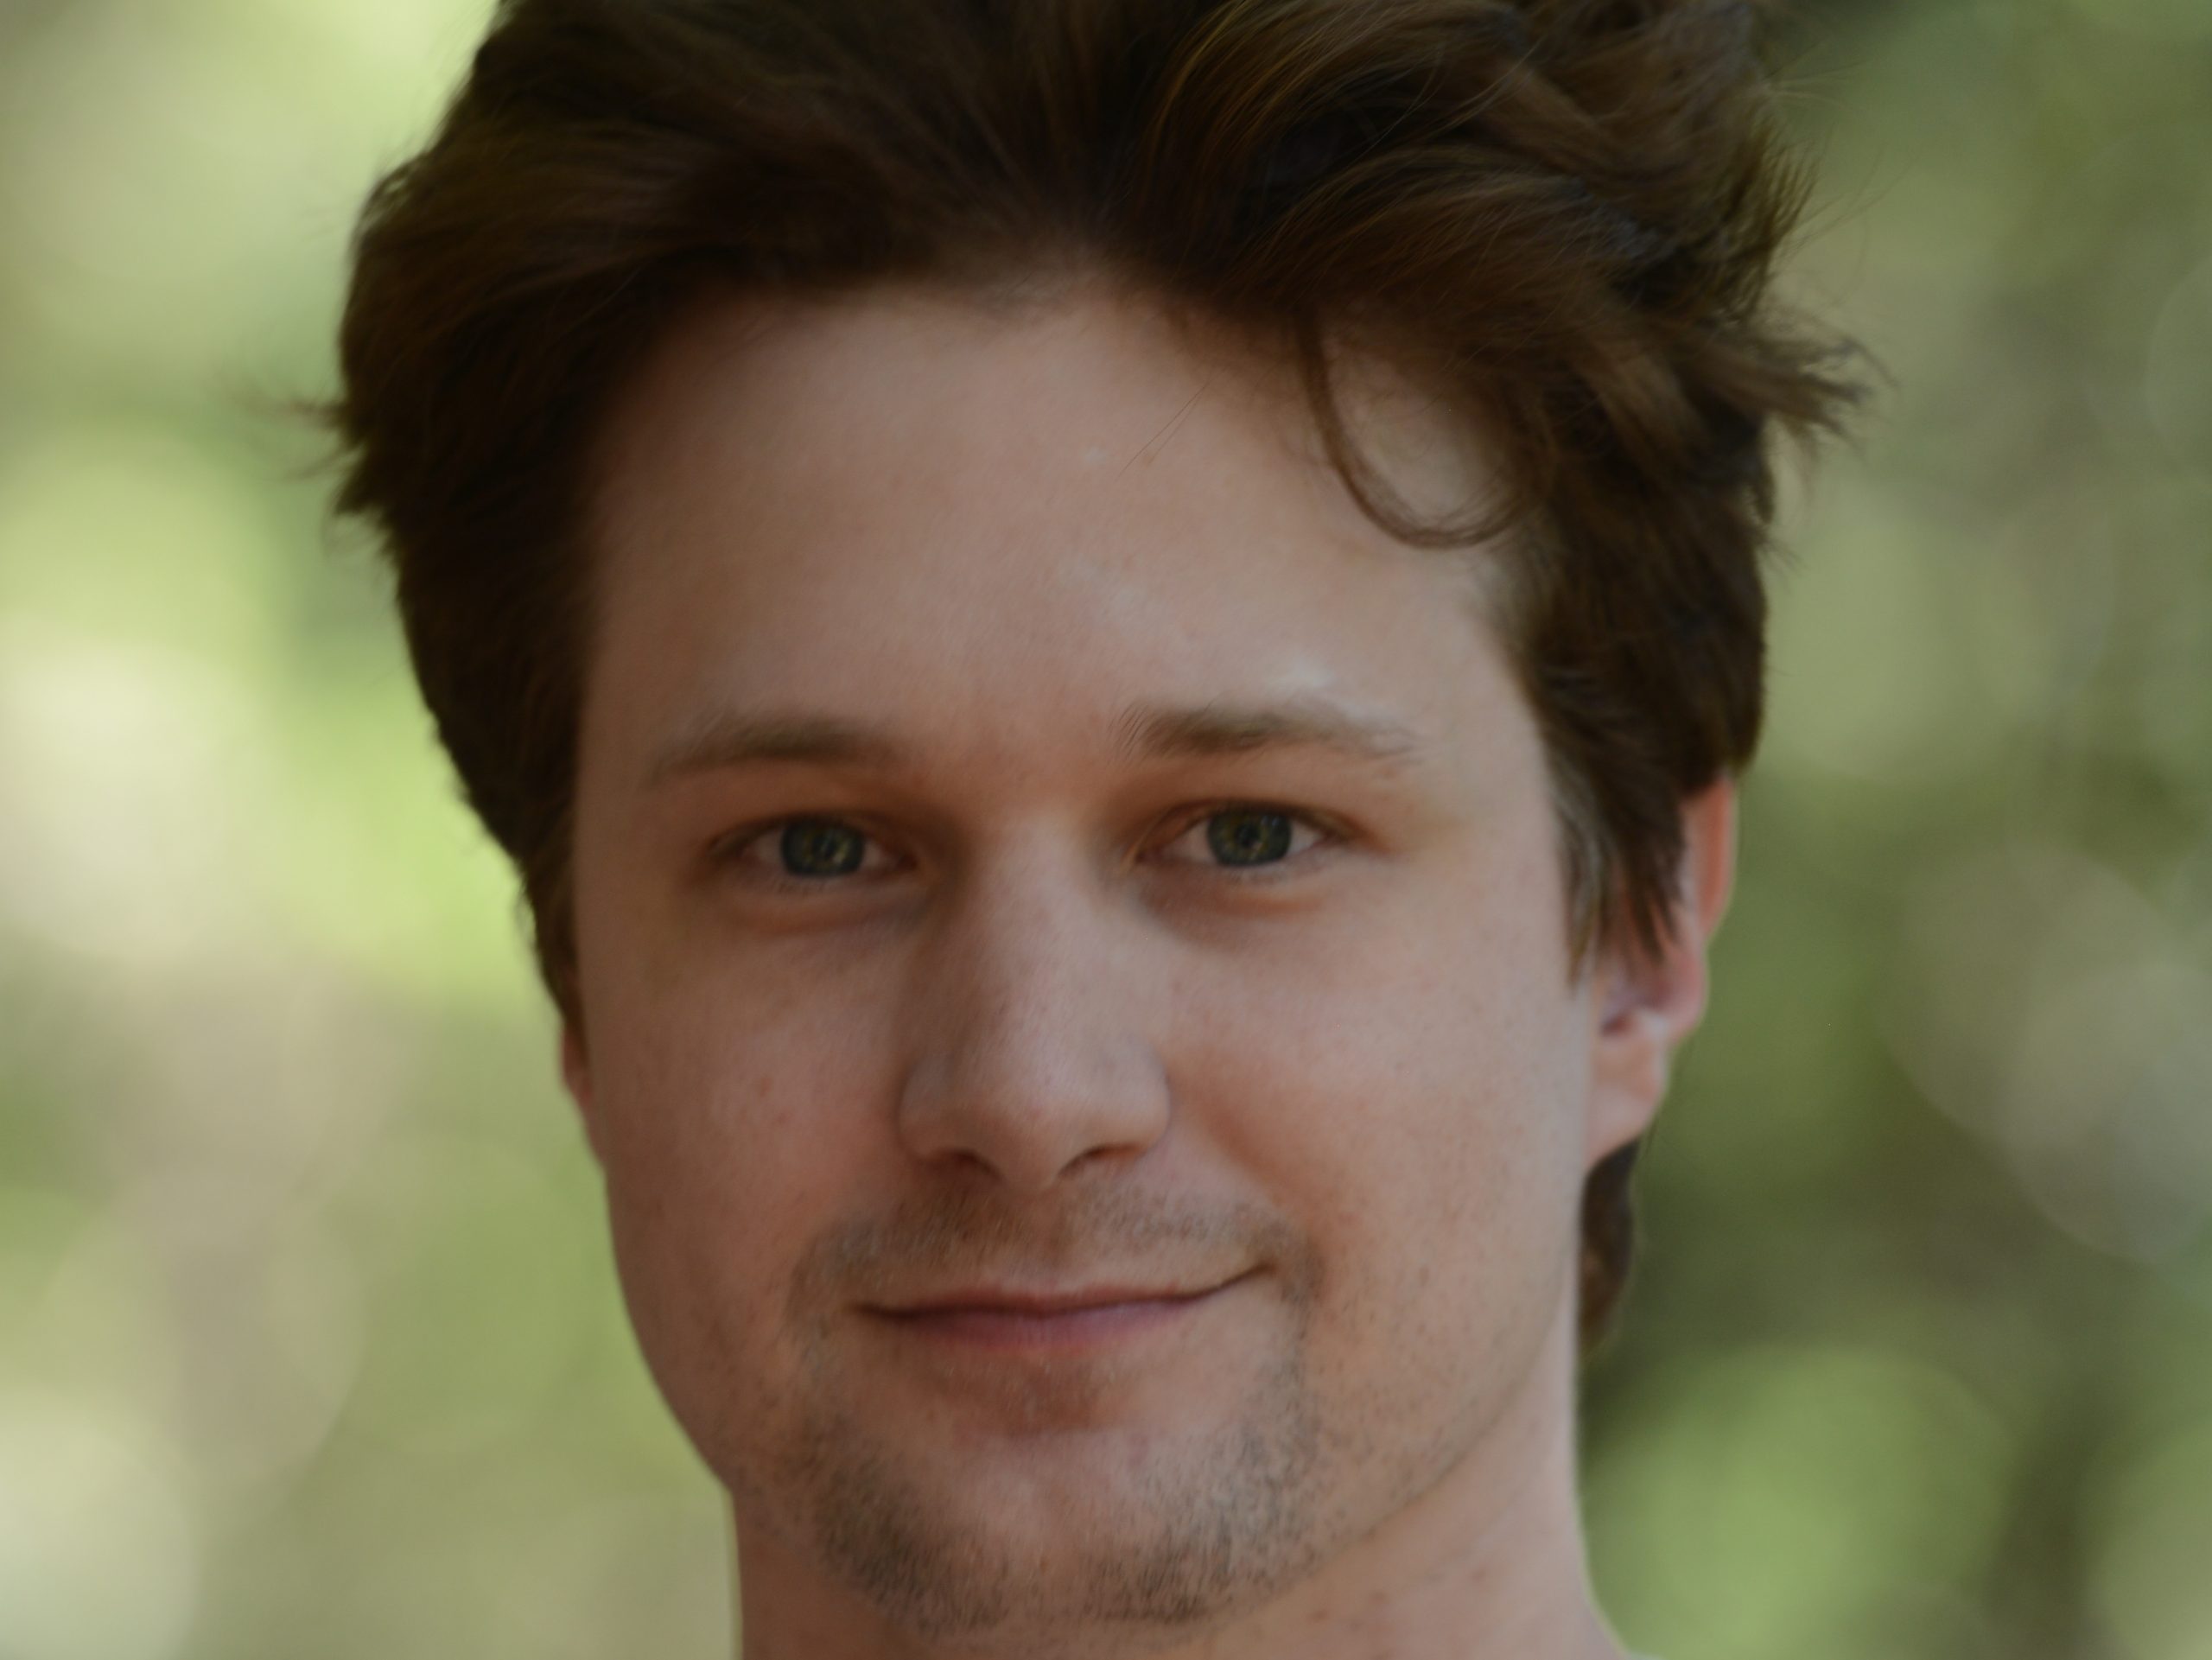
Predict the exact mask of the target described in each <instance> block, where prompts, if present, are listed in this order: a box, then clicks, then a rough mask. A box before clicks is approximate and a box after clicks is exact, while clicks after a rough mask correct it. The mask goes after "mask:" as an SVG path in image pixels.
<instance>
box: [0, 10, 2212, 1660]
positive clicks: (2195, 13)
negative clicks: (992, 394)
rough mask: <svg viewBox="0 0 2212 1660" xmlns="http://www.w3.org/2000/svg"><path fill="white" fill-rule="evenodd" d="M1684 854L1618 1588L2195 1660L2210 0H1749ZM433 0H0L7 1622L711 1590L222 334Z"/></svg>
mask: <svg viewBox="0 0 2212 1660" xmlns="http://www.w3.org/2000/svg"><path fill="white" fill-rule="evenodd" d="M1811 11H1812V16H1811V17H1810V20H1809V21H1810V22H1812V23H1813V24H1814V25H1815V28H1814V29H1812V30H1810V31H1809V32H1808V35H1807V38H1808V40H1811V41H1815V42H1816V44H1815V45H1814V46H1812V47H1810V48H1808V52H1807V55H1806V56H1805V57H1804V58H1803V60H1802V62H1801V63H1800V64H1799V66H1798V88H1797V91H1796V94H1795V96H1794V99H1793V105H1792V108H1793V118H1794V119H1796V121H1797V122H1798V123H1799V124H1801V126H1802V130H1803V131H1804V133H1805V135H1806V137H1807V138H1808V142H1809V143H1811V144H1812V145H1813V147H1814V149H1815V152H1816V154H1817V156H1818V157H1819V160H1820V166H1821V181H1822V183H1821V194H1820V199H1819V204H1818V207H1817V209H1816V213H1815V219H1814V221H1813V224H1812V226H1811V227H1810V230H1809V232H1808V237H1807V239H1806V242H1805V244H1804V247H1803V251H1802V258H1800V259H1799V261H1798V263H1797V267H1796V269H1797V278H1796V285H1795V286H1796V292H1797V294H1798V295H1799V296H1800V297H1801V298H1802V302H1804V303H1806V304H1807V305H1808V306H1810V307H1812V308H1815V310H1817V311H1819V312H1821V313H1822V314H1823V315H1827V316H1830V317H1833V318H1835V319H1837V320H1839V321H1841V322H1842V323H1843V324H1844V326H1846V327H1847V328H1849V329H1851V330H1852V331H1853V332H1854V333H1856V334H1858V335H1859V337H1860V338H1861V339H1862V340H1864V341H1865V342H1866V344H1867V345H1868V347H1870V348H1871V349H1872V352H1873V353H1875V355H1876V357H1877V358H1878V360H1879V361H1880V363H1881V365H1882V366H1883V367H1884V369H1885V372H1887V374H1888V376H1889V377H1890V384H1889V385H1888V386H1887V387H1886V388H1885V390H1884V391H1883V392H1882V394H1881V397H1880V399H1879V401H1878V404H1876V406H1875V408H1874V410H1873V411H1872V417H1871V418H1870V419H1869V420H1868V421H1867V422H1866V424H1865V426H1864V428H1863V429H1862V436H1860V437H1859V440H1858V441H1857V442H1856V443H1855V444H1854V445H1853V446H1851V447H1849V448H1844V449H1841V450H1838V451H1836V452H1834V453H1833V454H1832V455H1830V456H1829V457H1828V459H1827V462H1826V465H1825V466H1824V467H1822V468H1821V470H1819V471H1817V472H1816V473H1815V474H1812V475H1811V478H1810V481H1809V483H1805V482H1803V481H1802V480H1801V482H1800V484H1799V486H1798V487H1796V488H1795V489H1794V490H1793V493H1792V495H1791V498H1790V500H1789V506H1788V510H1787V513H1786V518H1785V524H1786V530H1787V538H1788V540H1789V543H1790V544H1791V545H1792V547H1793V550H1794V551H1793V553H1792V555H1791V557H1789V560H1788V562H1787V563H1786V565H1785V567H1784V569H1783V572H1782V573H1781V574H1780V576H1779V577H1778V583H1777V601H1778V607H1779V611H1778V617H1777V633H1776V639H1775V643H1774V668H1773V694H1774V706H1773V717H1772V723H1771V725H1770V728H1769V736H1768V740H1767V743H1766V747H1765V750H1764V756H1763V759H1762V760H1761V762H1760V765H1759V766H1758V770H1757V771H1756V772H1755V773H1754V776H1753V779H1752V781H1751V784H1750V785H1749V786H1748V789H1747V793H1746V798H1745V815H1746V817H1745V845H1744V865H1743V874H1742V881H1741V886H1740V888H1739V890H1738V898H1737V902H1736V905H1735V907H1734V910H1733V912H1732V915H1731V919H1730V920H1729V923H1728V925H1727V927H1726V929H1725V930H1724V931H1723V932H1722V934H1721V936H1720V938H1719V945H1718V950H1717V954H1716V955H1717V961H1716V968H1715V975H1716V979H1715V995H1714V1002H1713V1012H1712V1014H1711V1017H1710V1021H1709V1024H1708V1026H1707V1030H1706V1031H1705V1032H1704V1033H1703V1034H1701V1035H1700V1037H1699V1038H1698V1040H1696V1041H1695V1042H1694V1044H1693V1045H1692V1046H1691V1048H1690V1050H1689V1052H1688V1055H1687V1056H1686V1058H1685V1063H1684V1065H1683V1066H1682V1068H1681V1074H1680V1077H1679V1080H1678V1083H1677V1085H1676V1089H1675V1094H1674V1097H1673V1099H1672V1100H1671V1102H1670V1104H1669V1109H1668V1110H1667V1112H1666V1114H1665V1116H1664V1117H1663V1119H1662V1125H1661V1129H1660V1131H1659V1133H1658V1135H1657V1137H1656V1142H1655V1145H1654V1148H1653V1150H1652V1154H1651V1158H1650V1161H1649V1164H1648V1165H1647V1167H1646V1172H1645V1175H1644V1177H1643V1206H1644V1215H1645V1224H1646V1243H1645V1249H1644V1256H1643V1262H1642V1266H1641V1269H1640V1270H1639V1276H1638V1281H1637V1286H1636V1289H1635V1293H1634V1295H1633V1297H1632V1300H1631V1302H1630V1309H1629V1313H1628V1317H1627V1320H1626V1321H1625V1324H1624V1326H1623V1328H1622V1331H1621V1333H1620V1336H1619V1338H1618V1341H1617V1342H1616V1344H1615V1345H1613V1347H1612V1348H1611V1350H1610V1351H1609V1352H1607V1353H1606V1354H1605V1357H1604V1358H1603V1359H1602V1360H1601V1362H1600V1363H1599V1364H1598V1365H1597V1366H1595V1367H1594V1368H1593V1369H1592V1371H1591V1373H1590V1374H1589V1376H1588V1377H1587V1379H1586V1390H1587V1393H1586V1425H1587V1453H1586V1485H1587V1494H1588V1511H1589V1517H1590V1528H1591V1536H1592V1556H1593V1564H1594V1568H1595V1571H1596V1573H1597V1576H1598V1580H1599V1587H1600V1590H1601V1593H1602V1594H1603V1596H1604V1598H1605V1602H1606V1605H1607V1606H1608V1608H1609V1610H1610V1611H1611V1613H1612V1614H1613V1616H1614V1618H1615V1619H1616V1621H1617V1623H1618V1625H1619V1626H1620V1628H1621V1630H1622V1632H1623V1634H1624V1636H1625V1637H1626V1638H1629V1639H1630V1642H1631V1644H1632V1645H1633V1646H1635V1647H1637V1648H1638V1649H1641V1650H1649V1651H1652V1652H1656V1653H1660V1654H1662V1655H1664V1656H1666V1657H1667V1660H1774V1657H1780V1656H1789V1657H1792V1660H1865V1657H1872V1656H1884V1657H1906V1660H1911V1657H1923V1656H1924V1657H1929V1660H1936V1657H1942V1660H2212V1227H2208V1213H2212V528H2208V527H2212V163H2209V162H2208V161H2207V156H2208V155H2212V0H1910V3H1895V4H1890V5H1866V4H1859V5H1844V4H1840V3H1839V4H1831V5H1828V6H1827V7H1824V8H1813V9H1811ZM485 14H486V7H485V5H484V4H483V3H481V0H312V3H309V0H0V1660H177V1657H191V1660H264V1657H265V1660H293V1657H301V1656H309V1655H312V1656H316V1657H328V1660H345V1657H353V1656H359V1657H363V1660H367V1657H377V1660H390V1657H393V1656H410V1657H412V1656H445V1655H454V1656H459V1655H468V1656H472V1657H484V1660H496V1657H501V1656H514V1657H524V1656H527V1657H532V1660H551V1657H563V1656H575V1657H585V1656H605V1655H608V1654H616V1653H623V1654H652V1655H655V1656H662V1657H671V1660H674V1657H683V1656H699V1657H705V1656H711V1655H720V1654H726V1653H727V1652H728V1648H729V1642H730V1631H729V1623H730V1622H729V1612H728V1583H727V1578H728V1576H727V1569H726V1566H725V1560H726V1549H725V1541H724V1531H723V1529H724V1524H723V1521H722V1517H721V1507H720V1503H719V1495H718V1493H717V1491H716V1490H715V1489H714V1488H713V1487H712V1485H710V1483H709V1480H708V1479H707V1478H706V1476H705V1475H704V1474H703V1472H702V1470H701V1469H700V1468H699V1466H697V1465H696V1462H695V1461H694V1460H693V1458H692V1456H691V1454H690V1452H689V1450H688V1448H687V1447H685V1446H684V1445H683V1442H682V1441H681V1440H680V1439H679V1437H678V1435H677V1433H676V1431H675V1430H674V1429H673V1428H672V1427H671V1424H670V1422H669V1421H668V1420H667V1418H666V1416H665V1414H664V1411H663V1409H662V1408H661V1406H660V1404H659V1402H658V1397H657V1396H655V1395H654V1394H653V1392H652V1386H651V1384H650V1383H649V1382H648V1380H647V1378H646V1377H645V1372H644V1370H643V1367H642V1365H641V1364H640V1363H639V1360H638V1358H637V1356H636V1353H635V1350H634V1348H633V1346H632V1340H631V1339H630V1336H629V1333H628V1330H627V1327H626V1324H625V1323H624V1320H623V1316H622V1313H621V1307H620V1297H619V1294H618V1292H617V1289H616V1287H615V1284H614V1282H613V1273H612V1269H611V1267H610V1264H609V1262H608V1256H607V1245H606V1240H605V1232H604V1224H603V1222H602V1220H601V1214H600V1212H599V1209H598V1198H597V1190H596V1183H595V1180H594V1172H593V1169H592V1167H591V1165H590V1163H589V1161H588V1157H587V1155H586V1153H585V1150H584V1148H583V1146H582V1140H581V1137H580V1135H579V1133H578V1131H577V1129H576V1127H575V1121H574V1118H573V1116H572V1115H571V1113H570V1110H569V1107H568V1105H567V1103H566V1101H565V1099H564V1098H563V1097H562V1095H561V1094H560V1092H559V1090H558V1087H557V1083H556V1072H555V1069H554V1047H553V1043H554V1033H553V1027H552V1024H551V1021H550V1016H549V1015H548V1014H547V1012H546V1011H545V1009H543V1008H542V1007H541V1006H540V999H539V996H538V994H537V990H536V989H535V984H534V983H533V982H532V980H531V977H530V974H529V970H528V966H527V960H526V957H525V953H524V949H523V947H522V944H521V943H520V936H519V933H518V928H517V924H516V912H515V909H514V898H513V885H512V881H511V879H510V877H509V876H508V875H507V873H506V871H505V869H504V868H503V867H502V866H501V865H500V864H499V861H498V860H497V858H496V857H495V855H493V852H492V851H491V850H490V849H489V848H488V845H487V844H486V843H485V842H484V840H483V839H482V838H481V836H480V835H479V834H478V832H477V831H476V830H474V826H473V824H472V823H471V822H470V821H469V820H468V818H467V816H466V814H465V813H464V812H463V811H462V809H461V806H460V805H459V804H458V800H457V797H456V795H455V792H454V788H453V787H452V785H451V784H450V782H449V780H448V774H447V772H446V769H445V766H444V763H443V760H442V757H441V756H440V755H439V754H438V753H437V751H436V750H435V747H434V744H433V741H432V738H431V735H430V732H429V725H428V722H427V720H426V718H425V717H424V716H423V713H422V711H421V709H420V708H419V706H418V704H417V703H416V697H415V693H414V690H413V687H412V684H411V683H410V679H409V677H408V674H407V670H406V666H405V663H404V657H403V654H402V651H401V647H400V644H399V640H398V635H397V626H396V624H395V623H394V622H393V621H392V620H391V615H390V613H389V607H388V603H387V600H386V597H385V582H384V579H383V577H382V575H381V572H380V570H379V569H378V567H377V565H376V564H375V563H374V560H373V557H372V552H371V550H369V549H368V548H367V547H366V546H365V544H363V543H362V542H361V540H360V539H359V537H358V536H357V535H356V534H355V533H353V531H348V530H334V529H333V528H332V527H331V526H330V525H328V524H327V521H326V519H325V517H324V502H325V498H326V493H327V483H326V481H325V480H323V479H321V478H320V477H318V476H317V475H316V474H315V469H314V463H315V449H314V447H313V444H312V442H310V441H309V440H308V438H307V437H306V436H305V435H304V434H303V433H302V430H301V429H299V428H298V426H297V425H296V423H291V422H290V421H289V420H288V419H287V417H284V416H283V413H282V412H281V410H280V409H279V408H278V405H279V404H281V402H282V400H283V399H285V398H289V397H292V396H295V395H297V394H301V393H308V394H315V393H320V392H322V391H327V390H328V389H329V387H330V385H331V382H332V368H331V360H330V340H331V335H332V332H333V328H334V319H335V315H336V308H337V305H338V301H339V295H340V284H341V282H342V277H343V267H344V257H345V246H346V236H347V233H348V232H349V229H350V227H351V223H352V219H353V214H354V212H355V210H356V208H357V207H358V205H359V200H360V198H361V196H362V194H363V193H364V192H365V189H366V188H367V186H368V184H369V182H370V181H371V180H372V178H373V177H374V176H375V175H377V174H378V172H379V171H380V170H381V169H384V168H385V167H388V166H390V165H391V164H392V163H394V162H397V161H398V160H400V159H401V158H402V157H404V156H405V155H406V154H407V153H408V152H409V151H410V149H411V148H412V147H413V146H414V145H416V143H419V142H420V141H421V139H422V138H423V137H424V136H425V135H426V133H427V131H428V130H429V125H430V124H431V123H432V121H433V120H434V119H435V116H436V113H437V111H438V110H439V108H440V107H441V105H442V100H443V99H444V97H445V95H446V93H447V92H448V89H449V88H450V86H452V85H453V83H454V80H455V79H456V77H457V76H458V74H459V73H460V72H461V67H462V66H463V65H464V63H465V61H466V59H467V54H468V52H469V50H470V48H472V46H473V45H474V41H475V39H476V38H477V36H478V35H479V34H480V30H481V28H482V26H483V22H484V21H485Z"/></svg>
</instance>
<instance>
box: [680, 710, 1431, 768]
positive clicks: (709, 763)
mask: <svg viewBox="0 0 2212 1660" xmlns="http://www.w3.org/2000/svg"><path fill="white" fill-rule="evenodd" d="M1425 748H1426V746H1425V745H1424V743H1423V741H1422V740H1421V735H1420V734H1418V733H1417V732H1415V731H1414V729H1413V728H1411V727H1408V726H1406V725H1404V724H1403V723H1402V722H1398V721H1395V720H1392V719H1390V718H1389V717H1388V716H1382V715H1379V714H1375V713H1370V712H1367V711H1363V710H1359V709H1352V708H1351V707H1349V706H1348V705H1345V704H1344V703H1338V702H1337V701H1335V700H1333V699H1331V698H1325V697H1320V696H1295V697H1292V698H1290V699H1288V700H1287V701H1282V702H1277V703H1228V702H1223V701H1215V702H1211V703H1199V704H1191V705H1182V704H1159V703H1142V704H1135V705H1133V706H1131V707H1130V708H1128V709H1124V710H1123V711H1122V715H1121V716H1120V717H1119V718H1118V719H1117V720H1116V722H1115V723H1114V753H1115V754H1116V756H1117V757H1118V758H1120V759H1122V760H1127V761H1147V760H1194V759H1201V758H1204V757H1206V756H1212V755H1249V754H1258V753H1262V752H1266V751H1274V750H1286V749H1326V750H1333V751H1336V752H1337V753H1338V754H1346V755H1349V756H1351V757H1352V758H1353V759H1355V760H1362V761H1366V762H1370V763H1372V764H1376V765H1380V766H1388V767H1390V768H1393V769H1396V768H1401V767H1403V766H1407V765H1408V764H1409V763H1412V762H1414V761H1415V760H1419V759H1420V758H1421V755H1422V754H1423V753H1424V751H1425ZM913 754H914V752H913V749H912V747H911V746H910V745H909V744H907V743H906V742H905V741H902V740H901V739H900V738H899V736H898V735H896V733H894V732H893V730H892V729H891V728H887V727H883V726H876V725H872V724H870V723H868V722H861V721H854V720H850V719H847V718H845V717H843V716H835V715H829V714H826V713H823V712H820V711H817V710H811V709H766V710H759V711H744V710H722V711H717V712H715V713H714V714H712V715H710V716H707V717H706V718H704V719H703V720H702V721H699V722H696V723H694V725H692V726H691V727H690V728H688V729H687V730H685V731H683V732H682V733H679V734H678V735H677V736H676V738H675V739H674V740H672V741H671V742H669V743H668V744H666V745H665V746H664V747H662V749H661V750H660V751H659V752H658V754H657V755H656V757H655V759H654V760H653V761H652V764H651V765H650V766H648V768H647V769H646V773H645V787H646V788H647V789H654V788H658V787H659V786H660V785H664V784H668V783H670V782H672V781H673V780H675V779H680V778H685V777H690V776H691V775H694V774H696V773H709V772H721V771H726V770H729V769H732V768H736V767H741V766H752V765H755V764H758V763H761V762H773V761H784V762H797V763H801V764H812V765H815V766H873V767H879V768H884V769H889V768H893V767H896V766H901V765H904V764H907V763H910V762H911V761H912V759H913Z"/></svg>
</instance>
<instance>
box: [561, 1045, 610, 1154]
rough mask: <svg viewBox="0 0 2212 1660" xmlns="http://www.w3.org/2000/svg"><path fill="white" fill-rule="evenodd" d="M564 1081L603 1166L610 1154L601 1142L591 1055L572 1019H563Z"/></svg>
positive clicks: (562, 1051)
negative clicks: (592, 1084) (593, 1090)
mask: <svg viewBox="0 0 2212 1660" xmlns="http://www.w3.org/2000/svg"><path fill="white" fill-rule="evenodd" d="M561 1082H562V1083H563V1084H564V1085H565V1086H566V1087H567V1089H568V1091H569V1099H570V1100H571V1101H574V1102H575V1103H576V1113H577V1116H579V1117H581V1118H582V1120H583V1124H584V1139H585V1140H586V1141H588V1142H590V1143H591V1155H592V1157H593V1158H594V1159H596V1160H598V1161H599V1162H600V1163H601V1164H602V1165H604V1164H605V1163H606V1162H607V1155H606V1152H605V1150H604V1149H603V1148H601V1144H600V1123H599V1113H598V1110H597V1109H596V1108H595V1107H594V1104H593V1101H592V1093H591V1058H590V1056H589V1055H588V1054H587V1053H585V1050H584V1040H583V1034H582V1032H581V1031H580V1030H578V1028H577V1026H576V1023H575V1021H569V1020H563V1021H562V1022H561Z"/></svg>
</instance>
